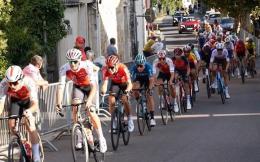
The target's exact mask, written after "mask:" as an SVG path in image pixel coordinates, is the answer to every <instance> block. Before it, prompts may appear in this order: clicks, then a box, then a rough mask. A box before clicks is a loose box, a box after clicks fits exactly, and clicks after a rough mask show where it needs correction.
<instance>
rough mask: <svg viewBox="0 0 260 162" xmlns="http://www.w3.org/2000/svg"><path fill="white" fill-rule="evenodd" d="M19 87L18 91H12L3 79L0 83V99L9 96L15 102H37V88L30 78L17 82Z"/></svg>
mask: <svg viewBox="0 0 260 162" xmlns="http://www.w3.org/2000/svg"><path fill="white" fill-rule="evenodd" d="M19 82H20V83H19V84H20V85H19V86H21V87H20V88H19V89H18V90H16V91H14V90H12V89H11V88H10V87H9V83H8V82H7V80H6V78H4V79H3V80H2V81H1V83H0V98H3V97H4V96H6V95H7V96H10V97H12V98H15V99H17V100H26V99H30V101H35V102H38V94H37V86H36V84H35V82H34V81H33V80H32V79H31V78H30V77H27V76H25V77H24V78H23V79H21V80H20V81H19Z"/></svg>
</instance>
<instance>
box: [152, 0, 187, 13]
mask: <svg viewBox="0 0 260 162" xmlns="http://www.w3.org/2000/svg"><path fill="white" fill-rule="evenodd" d="M161 3H162V7H163V8H165V7H166V6H168V7H169V9H170V11H175V10H176V8H182V0H161ZM152 6H157V0H152Z"/></svg>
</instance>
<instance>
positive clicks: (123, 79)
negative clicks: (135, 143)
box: [101, 55, 134, 132]
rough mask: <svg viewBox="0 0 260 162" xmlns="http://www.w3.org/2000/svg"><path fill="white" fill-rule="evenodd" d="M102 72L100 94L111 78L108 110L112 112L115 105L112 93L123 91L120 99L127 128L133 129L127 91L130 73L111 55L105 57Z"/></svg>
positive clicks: (130, 83)
mask: <svg viewBox="0 0 260 162" xmlns="http://www.w3.org/2000/svg"><path fill="white" fill-rule="evenodd" d="M102 73H103V85H102V87H101V94H105V93H106V91H107V86H108V80H109V79H111V85H110V88H109V92H110V95H109V98H108V102H109V112H110V113H112V112H113V111H114V107H115V96H114V95H113V94H112V93H115V94H118V93H119V91H120V90H121V91H123V96H122V101H123V104H124V108H125V112H126V114H127V115H128V130H129V132H133V131H134V122H133V119H132V116H131V109H130V105H129V101H128V93H129V92H130V91H131V89H132V82H131V78H130V73H129V71H128V69H127V67H126V65H124V64H123V63H120V62H119V59H118V57H117V56H114V55H111V56H109V57H108V58H107V59H106V66H105V67H103V69H102Z"/></svg>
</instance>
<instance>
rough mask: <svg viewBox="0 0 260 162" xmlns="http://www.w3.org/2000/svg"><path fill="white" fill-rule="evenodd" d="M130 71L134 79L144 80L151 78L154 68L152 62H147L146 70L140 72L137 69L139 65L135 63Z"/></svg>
mask: <svg viewBox="0 0 260 162" xmlns="http://www.w3.org/2000/svg"><path fill="white" fill-rule="evenodd" d="M130 73H131V77H132V80H142V79H144V78H148V79H149V78H150V77H152V76H153V68H152V65H151V64H149V63H147V62H146V63H145V64H144V70H143V71H142V72H139V71H138V70H137V66H136V65H134V66H132V68H131V70H130Z"/></svg>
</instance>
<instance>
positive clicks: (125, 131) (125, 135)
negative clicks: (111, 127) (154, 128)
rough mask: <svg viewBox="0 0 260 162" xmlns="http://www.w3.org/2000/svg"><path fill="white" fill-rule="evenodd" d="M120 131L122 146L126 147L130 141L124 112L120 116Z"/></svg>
mask: <svg viewBox="0 0 260 162" xmlns="http://www.w3.org/2000/svg"><path fill="white" fill-rule="evenodd" d="M121 131H122V136H123V142H124V145H128V143H129V139H130V132H129V130H128V122H127V115H126V113H125V111H124V112H123V114H121Z"/></svg>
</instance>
